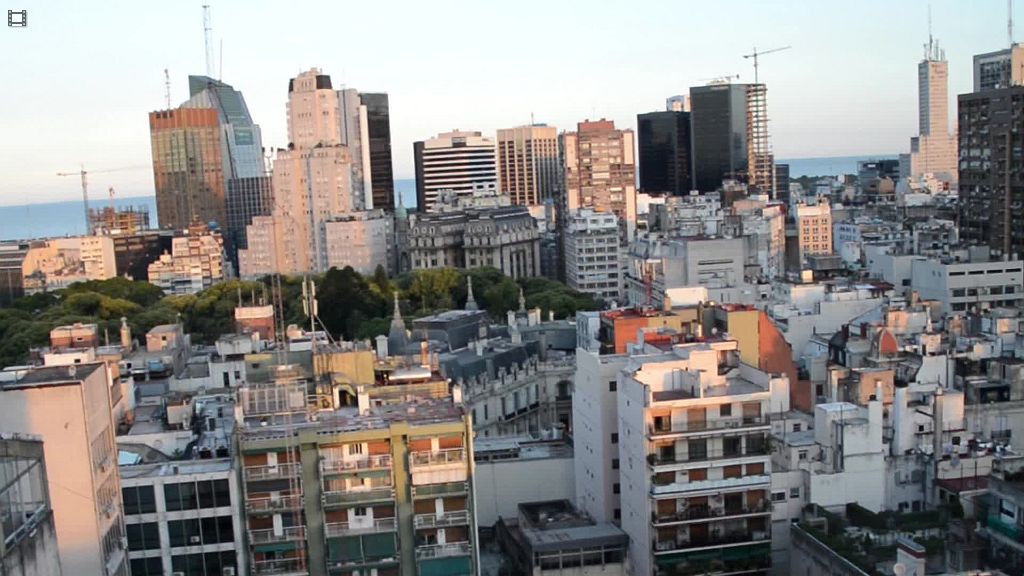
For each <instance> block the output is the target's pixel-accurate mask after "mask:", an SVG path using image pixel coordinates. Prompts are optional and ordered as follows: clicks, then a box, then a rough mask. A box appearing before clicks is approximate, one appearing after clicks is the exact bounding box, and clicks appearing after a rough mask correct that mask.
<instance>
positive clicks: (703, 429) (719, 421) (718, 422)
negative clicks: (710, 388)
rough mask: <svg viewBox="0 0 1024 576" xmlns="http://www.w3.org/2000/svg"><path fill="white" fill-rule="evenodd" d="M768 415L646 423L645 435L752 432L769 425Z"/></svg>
mask: <svg viewBox="0 0 1024 576" xmlns="http://www.w3.org/2000/svg"><path fill="white" fill-rule="evenodd" d="M770 424H771V422H770V420H769V418H768V416H743V417H737V418H715V419H713V420H698V421H696V422H684V423H681V424H677V425H675V426H672V425H669V424H663V425H660V426H656V425H654V424H648V425H647V437H648V438H651V439H655V438H657V439H664V438H668V437H672V436H687V435H691V434H708V433H719V432H733V431H740V430H742V431H744V432H752V431H755V430H756V429H760V428H763V429H764V430H768V429H769V427H770Z"/></svg>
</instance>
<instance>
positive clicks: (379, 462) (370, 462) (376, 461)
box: [320, 454, 391, 475]
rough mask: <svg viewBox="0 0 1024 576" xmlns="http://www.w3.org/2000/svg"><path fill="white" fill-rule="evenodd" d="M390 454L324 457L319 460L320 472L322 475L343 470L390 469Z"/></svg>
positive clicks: (343, 471) (338, 472) (340, 472)
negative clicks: (347, 458) (357, 457)
mask: <svg viewBox="0 0 1024 576" xmlns="http://www.w3.org/2000/svg"><path fill="white" fill-rule="evenodd" d="M390 469H391V455H390V454H380V455H376V456H367V457H366V458H360V459H358V460H333V459H325V460H321V461H320V472H321V473H322V474H324V475H329V474H342V473H345V472H362V471H369V470H390Z"/></svg>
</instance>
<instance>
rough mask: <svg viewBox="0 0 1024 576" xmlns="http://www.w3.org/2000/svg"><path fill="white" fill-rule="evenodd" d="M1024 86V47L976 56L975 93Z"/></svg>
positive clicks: (1017, 45) (1015, 46) (1014, 46)
mask: <svg viewBox="0 0 1024 576" xmlns="http://www.w3.org/2000/svg"><path fill="white" fill-rule="evenodd" d="M1021 84H1024V46H1022V45H1020V44H1014V45H1013V46H1011V47H1009V48H1004V49H1002V50H996V51H995V52H987V53H985V54H975V55H974V91H975V92H981V91H984V90H994V89H997V88H1009V87H1011V86H1020V85H1021Z"/></svg>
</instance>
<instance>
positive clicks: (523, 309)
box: [519, 286, 526, 312]
mask: <svg viewBox="0 0 1024 576" xmlns="http://www.w3.org/2000/svg"><path fill="white" fill-rule="evenodd" d="M519 311H520V312H526V296H523V287H522V286H520V287H519Z"/></svg>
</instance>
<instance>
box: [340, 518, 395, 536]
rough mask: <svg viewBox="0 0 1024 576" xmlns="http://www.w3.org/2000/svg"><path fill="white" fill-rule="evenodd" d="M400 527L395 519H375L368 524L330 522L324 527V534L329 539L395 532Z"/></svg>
mask: <svg viewBox="0 0 1024 576" xmlns="http://www.w3.org/2000/svg"><path fill="white" fill-rule="evenodd" d="M397 527H398V524H397V522H396V521H395V519H394V518H374V519H373V521H372V522H369V523H368V524H358V523H357V524H353V523H352V522H328V523H327V524H325V525H324V534H325V535H326V536H327V537H328V538H335V537H338V536H349V535H352V534H373V533H377V532H394V531H395V529H396V528H397Z"/></svg>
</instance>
